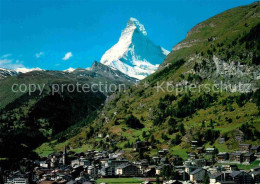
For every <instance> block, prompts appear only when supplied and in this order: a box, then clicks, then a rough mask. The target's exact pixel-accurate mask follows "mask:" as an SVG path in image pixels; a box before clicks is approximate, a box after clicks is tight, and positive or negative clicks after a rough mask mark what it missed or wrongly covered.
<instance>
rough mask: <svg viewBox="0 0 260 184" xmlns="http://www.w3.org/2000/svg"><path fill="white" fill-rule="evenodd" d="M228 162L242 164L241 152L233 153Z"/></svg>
mask: <svg viewBox="0 0 260 184" xmlns="http://www.w3.org/2000/svg"><path fill="white" fill-rule="evenodd" d="M229 159H230V162H233V163H241V162H243V154H242V153H241V152H234V153H231V154H230V158H229Z"/></svg>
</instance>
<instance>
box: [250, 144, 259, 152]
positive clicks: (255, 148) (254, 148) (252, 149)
mask: <svg viewBox="0 0 260 184" xmlns="http://www.w3.org/2000/svg"><path fill="white" fill-rule="evenodd" d="M250 152H251V153H258V152H260V146H259V145H257V146H252V147H251V149H250Z"/></svg>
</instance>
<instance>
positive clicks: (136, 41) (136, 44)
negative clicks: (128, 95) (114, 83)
mask: <svg viewBox="0 0 260 184" xmlns="http://www.w3.org/2000/svg"><path fill="white" fill-rule="evenodd" d="M168 54H169V51H167V50H165V49H164V48H162V47H160V46H158V45H155V44H154V43H153V42H152V41H151V40H150V39H149V38H148V37H147V32H146V30H145V28H144V26H143V25H142V24H141V23H140V22H139V21H138V20H137V19H135V18H130V19H129V21H128V23H127V26H126V28H125V29H124V30H123V31H122V33H121V37H120V38H119V41H118V42H117V43H116V44H115V45H114V46H113V47H111V48H110V49H109V50H107V51H106V52H105V54H104V55H103V56H102V58H101V60H100V62H101V63H102V64H104V65H107V66H110V67H111V68H115V69H117V70H119V71H121V72H122V73H124V74H126V75H128V76H130V77H134V78H137V79H143V78H145V77H147V76H148V75H150V74H152V73H153V72H155V71H156V70H157V68H158V66H159V64H160V63H162V62H163V60H164V59H165V57H166V56H167V55H168Z"/></svg>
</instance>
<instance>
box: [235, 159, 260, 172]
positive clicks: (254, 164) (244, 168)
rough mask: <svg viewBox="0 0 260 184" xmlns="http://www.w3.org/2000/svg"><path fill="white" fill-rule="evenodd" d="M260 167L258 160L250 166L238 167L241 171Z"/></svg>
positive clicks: (240, 165)
mask: <svg viewBox="0 0 260 184" xmlns="http://www.w3.org/2000/svg"><path fill="white" fill-rule="evenodd" d="M259 165H260V161H259V160H256V161H254V162H253V163H251V164H250V165H242V164H238V165H237V167H238V168H239V169H241V170H250V169H252V168H254V167H258V166H259Z"/></svg>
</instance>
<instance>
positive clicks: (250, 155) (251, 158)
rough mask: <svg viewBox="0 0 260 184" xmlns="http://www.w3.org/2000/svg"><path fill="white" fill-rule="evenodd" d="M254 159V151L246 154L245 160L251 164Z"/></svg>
mask: <svg viewBox="0 0 260 184" xmlns="http://www.w3.org/2000/svg"><path fill="white" fill-rule="evenodd" d="M253 161H254V153H246V154H244V158H243V162H244V163H247V164H250V163H251V162H253Z"/></svg>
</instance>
